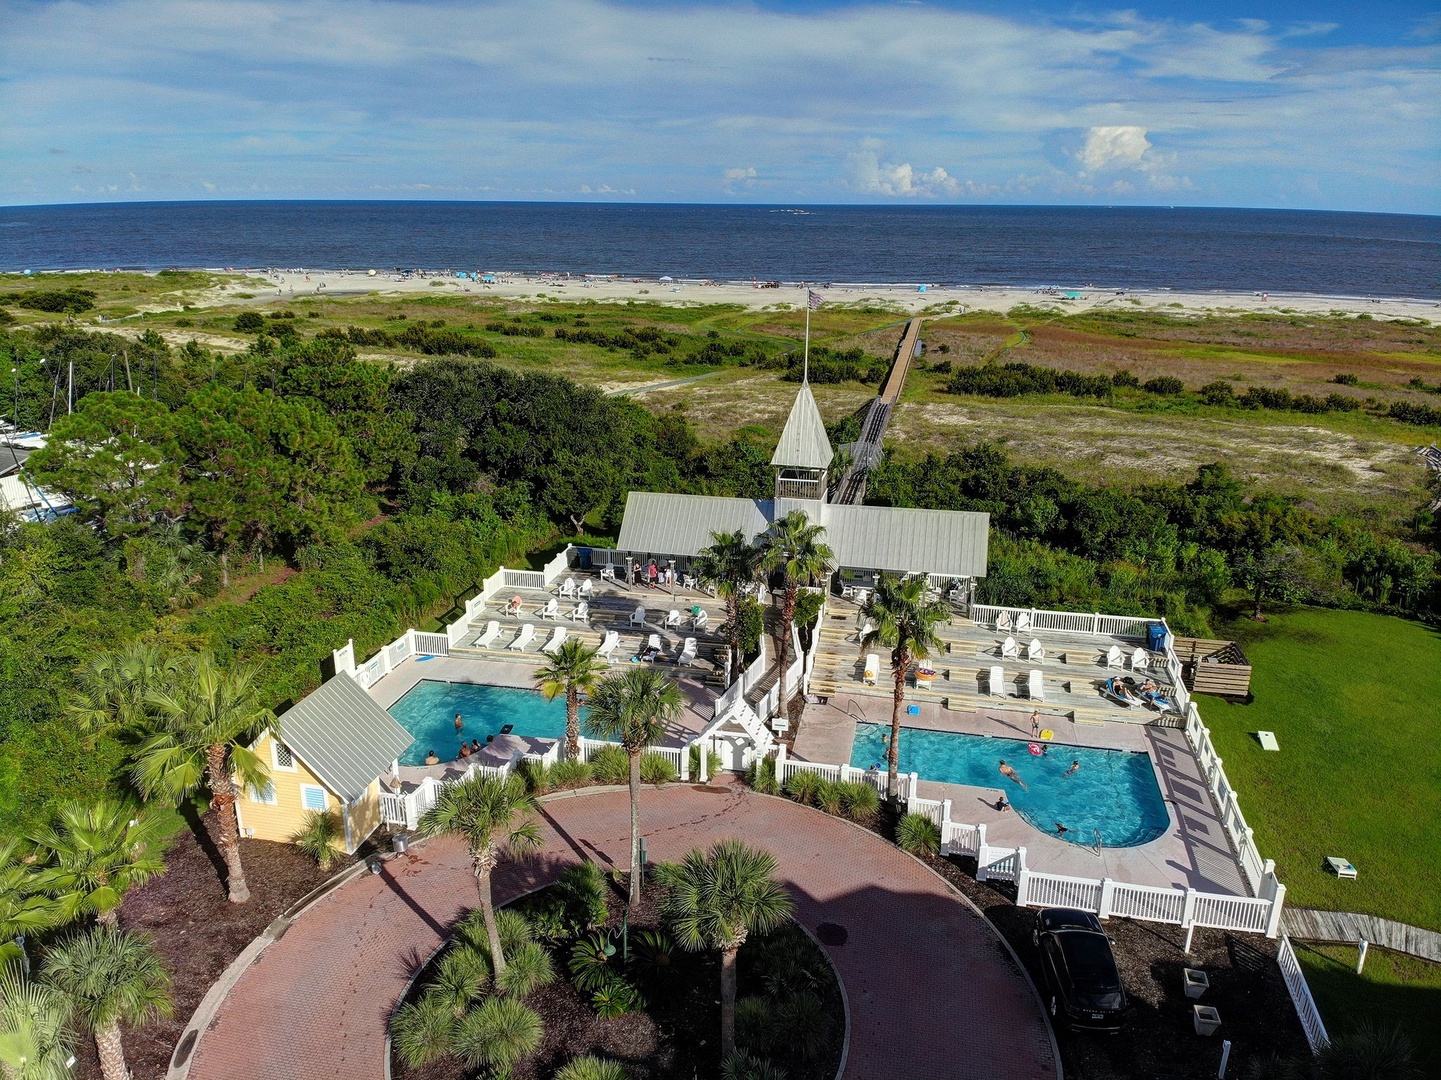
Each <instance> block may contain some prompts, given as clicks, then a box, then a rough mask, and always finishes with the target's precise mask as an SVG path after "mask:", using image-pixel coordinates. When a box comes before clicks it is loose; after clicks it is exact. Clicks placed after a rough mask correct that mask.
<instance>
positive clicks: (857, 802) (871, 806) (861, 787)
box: [841, 780, 881, 825]
mask: <svg viewBox="0 0 1441 1080" xmlns="http://www.w3.org/2000/svg"><path fill="white" fill-rule="evenodd" d="M841 803H842V805H843V806H844V807H845V812H846V817H848V818H850V819H851V820H852V821H857V822H860V823H861V824H862V825H864V824H867V823H868V822H871V821H874V820H875V818H876V814H878V813H879V812H880V809H881V797H880V795H879V794H878V793H877V791H876V789H875V788H873V787H871V785H870V784H866V783H862V782H861V781H859V780H852V781H849V782H848V783H844V784H842V785H841Z"/></svg>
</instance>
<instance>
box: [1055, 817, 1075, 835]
mask: <svg viewBox="0 0 1441 1080" xmlns="http://www.w3.org/2000/svg"><path fill="white" fill-rule="evenodd" d="M1070 831H1071V830H1070V829H1068V828H1066V827H1065V826H1064V825H1062V824H1061V823H1060V822H1059V821H1058V822H1056V835H1057V836H1065V835H1066V834H1067V833H1068V832H1070Z"/></svg>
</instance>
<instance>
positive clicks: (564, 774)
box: [546, 758, 591, 791]
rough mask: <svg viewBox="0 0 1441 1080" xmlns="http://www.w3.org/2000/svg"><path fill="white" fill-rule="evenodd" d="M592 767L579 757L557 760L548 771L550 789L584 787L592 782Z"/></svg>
mask: <svg viewBox="0 0 1441 1080" xmlns="http://www.w3.org/2000/svg"><path fill="white" fill-rule="evenodd" d="M590 776H591V768H590V766H589V765H587V764H586V763H585V762H584V761H581V760H580V759H579V758H567V759H566V760H565V761H557V762H556V763H555V764H554V765H552V766H551V767H550V770H549V771H548V772H547V773H546V780H547V781H548V782H549V784H550V790H552V791H556V790H561V789H565V788H578V787H584V786H585V785H586V784H588V783H590Z"/></svg>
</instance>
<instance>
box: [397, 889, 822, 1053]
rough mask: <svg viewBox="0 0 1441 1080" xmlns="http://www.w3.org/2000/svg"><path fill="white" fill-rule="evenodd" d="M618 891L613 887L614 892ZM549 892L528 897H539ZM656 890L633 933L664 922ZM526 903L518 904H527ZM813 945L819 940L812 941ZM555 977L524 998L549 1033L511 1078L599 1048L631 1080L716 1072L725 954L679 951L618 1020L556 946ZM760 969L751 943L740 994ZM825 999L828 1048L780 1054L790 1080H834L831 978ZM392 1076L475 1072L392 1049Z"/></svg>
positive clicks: (634, 921)
mask: <svg viewBox="0 0 1441 1080" xmlns="http://www.w3.org/2000/svg"><path fill="white" fill-rule="evenodd" d="M613 891H614V890H613ZM543 895H544V891H542V892H541V893H537V894H534V896H533V897H530V898H527V901H531V902H534V901H535V900H538V899H539V898H540V897H542V896H543ZM655 900H656V890H655V889H653V888H652V889H648V890H647V891H646V893H645V894H644V895H643V897H642V902H641V904H640V905H639V906H638V907H636V908H634V909H632V910H631V911H630V913H629V915H630V918H629V929H630V933H631V934H632V935H634V934H636V933H637V932H639V931H641V930H648V929H657V928H660V927H661V925H662V923H661V920H660V917H659V914H658V912H657V910H656V903H655ZM527 906H528V903H527V902H526V901H522V902H521V903H520V904H519V905H518V907H519V908H520V910H522V911H524V910H526V908H527ZM624 914H625V903H624V896H623V895H622V894H621V893H619V892H618V891H615V894H614V895H613V896H612V897H611V905H610V918H609V920H608V922H607V924H606V929H607V930H608V931H609V932H610V933H611V934H612V940H613V941H614V942H615V943H616V944H617V946H619V942H620V936H619V935H620V929H621V920H622V916H623V915H624ZM812 947H814V946H812ZM552 958H553V959H554V961H555V968H556V979H555V981H554V982H553V983H551V984H550V985H549V986H545V987H541V988H540V989H539V990H536V991H534V992H533V993H531V994H529V995H527V996H526V997H525V999H524V1000H525V1004H526V1005H527V1006H529V1007H530V1008H532V1009H534V1010H535V1011H536V1012H537V1013H539V1014H540V1017H541V1019H542V1020H543V1021H544V1023H545V1038H544V1040H543V1041H542V1043H541V1047H540V1050H539V1051H537V1052H536V1053H535V1054H534V1055H532V1056H531V1057H530V1058H528V1059H526V1060H525V1061H523V1062H520V1063H519V1064H518V1065H517V1066H516V1067H515V1069H514V1071H513V1073H512V1076H513V1077H514V1080H541V1078H544V1077H549V1076H552V1075H553V1074H554V1073H555V1071H556V1070H557V1069H558V1068H559V1067H560V1066H562V1065H564V1064H565V1063H566V1062H567V1061H569V1060H571V1059H572V1058H574V1057H577V1056H580V1055H582V1054H596V1055H598V1056H601V1057H606V1058H610V1059H612V1060H615V1061H619V1062H621V1063H622V1064H623V1065H624V1066H625V1068H626V1074H627V1075H628V1076H629V1077H630V1078H631V1080H662V1078H676V1077H684V1078H685V1080H692V1078H713V1077H716V1076H717V1075H718V1074H719V1066H720V1060H719V1059H720V959H719V957H718V956H716V955H715V954H714V953H680V954H679V955H678V957H677V963H676V972H675V975H674V976H673V977H672V979H671V980H670V981H669V982H668V983H667V985H666V987H665V988H664V989H663V990H659V989H658V988H656V987H649V986H646V985H645V984H644V983H643V982H642V983H640V984H639V985H640V988H641V991H642V993H643V994H644V995H645V997H646V1001H647V1006H646V1010H645V1011H644V1012H637V1013H630V1014H627V1015H625V1016H621V1017H618V1018H616V1019H613V1020H601V1019H599V1018H597V1017H596V1015H595V1012H594V1011H593V1010H592V1009H591V1006H590V1003H589V999H588V996H586V995H582V994H581V993H580V992H579V991H578V990H576V988H575V987H574V986H572V985H571V983H570V982H569V980H568V978H567V971H566V959H567V956H566V952H565V949H564V948H562V949H559V950H556V949H552ZM421 982H423V977H422V979H418V980H417V986H416V987H415V988H414V989H412V991H411V995H410V999H411V1000H413V999H414V997H416V996H418V993H419V990H420V986H419V984H420V983H421ZM763 992H764V990H763V987H762V985H761V978H760V975H759V973H758V972H756V971H755V970H753V968H752V967H751V966H750V965H749V964H747V959H746V949H744V948H742V950H741V954H740V968H739V976H738V993H737V999H740V998H744V997H746V996H747V995H750V994H761V993H763ZM822 999H823V1001H824V1003H825V1006H826V1011H827V1013H828V1015H829V1016H830V1018H831V1024H830V1034H831V1039H830V1046H829V1047H828V1048H827V1050H826V1052H825V1053H823V1054H821V1055H820V1056H819V1057H818V1058H817V1059H815V1060H814V1061H812V1062H810V1063H808V1064H806V1065H802V1064H800V1063H799V1062H795V1061H789V1060H778V1063H779V1064H782V1065H783V1066H784V1068H785V1070H786V1075H787V1077H788V1080H832V1078H833V1077H834V1076H835V1075H836V1069H837V1068H838V1067H839V1065H840V1055H841V1049H842V1039H843V1036H844V1031H845V1019H844V1016H845V1014H844V1010H843V1007H842V1005H841V998H840V991H839V989H838V987H837V986H836V985H835V983H834V981H832V982H831V983H830V985H829V986H826V987H824V988H822ZM391 1075H393V1076H395V1077H396V1078H397V1080H465V1078H468V1077H472V1076H475V1075H477V1074H475V1073H472V1072H470V1071H469V1070H467V1069H466V1068H465V1067H464V1066H463V1065H462V1064H461V1063H460V1062H459V1061H458V1060H456V1059H454V1058H443V1059H441V1060H440V1061H436V1062H433V1063H432V1064H430V1065H428V1066H425V1067H424V1068H420V1069H409V1068H407V1067H406V1066H405V1064H404V1063H403V1062H402V1061H401V1060H400V1058H399V1057H398V1056H396V1055H394V1054H393V1053H392V1056H391Z"/></svg>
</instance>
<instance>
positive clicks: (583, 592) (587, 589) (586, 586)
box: [576, 578, 595, 600]
mask: <svg viewBox="0 0 1441 1080" xmlns="http://www.w3.org/2000/svg"><path fill="white" fill-rule="evenodd" d="M593 592H595V582H593V581H591V579H590V578H586V579H585V580H584V581H582V582H581V583H580V589H579V590H578V591H577V593H576V595H577V596H579V597H580V598H581V599H582V600H587V599H589V598H590V594H591V593H593Z"/></svg>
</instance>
